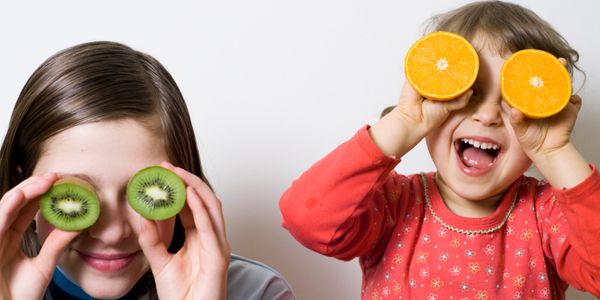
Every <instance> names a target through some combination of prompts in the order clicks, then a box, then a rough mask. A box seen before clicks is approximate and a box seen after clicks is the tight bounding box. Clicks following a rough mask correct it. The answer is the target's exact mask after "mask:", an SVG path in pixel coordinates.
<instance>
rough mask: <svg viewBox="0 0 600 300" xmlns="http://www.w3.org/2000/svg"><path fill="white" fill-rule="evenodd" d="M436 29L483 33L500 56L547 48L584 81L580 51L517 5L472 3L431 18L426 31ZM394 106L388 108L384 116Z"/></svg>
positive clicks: (470, 35)
mask: <svg viewBox="0 0 600 300" xmlns="http://www.w3.org/2000/svg"><path fill="white" fill-rule="evenodd" d="M433 31H449V32H453V33H456V34H459V35H461V36H463V37H464V38H466V39H467V40H469V41H470V42H472V41H473V39H474V38H475V37H477V36H479V35H482V36H483V37H485V41H486V42H488V43H491V45H489V46H490V47H491V48H492V49H493V50H496V51H498V54H501V55H505V54H507V53H513V52H516V51H519V50H523V49H530V48H533V49H539V50H544V51H546V52H549V53H552V54H553V55H554V56H556V57H562V58H564V59H565V60H566V61H567V70H568V71H569V73H570V74H571V75H573V72H574V71H575V70H578V71H580V72H581V74H583V75H584V81H585V73H584V72H583V71H582V70H581V69H580V68H579V67H578V66H577V61H579V53H578V52H577V51H576V50H575V49H573V48H572V47H571V46H570V45H569V43H568V42H567V40H566V39H565V38H564V37H563V36H562V35H560V34H559V33H558V32H557V31H556V30H555V29H554V28H552V26H551V25H550V24H549V23H548V22H546V21H544V20H543V19H542V18H540V17H539V16H538V15H537V14H535V13H534V12H533V11H531V10H530V9H528V8H525V7H523V6H521V5H518V4H514V3H508V2H502V1H478V2H473V3H469V4H466V5H463V6H461V7H459V8H457V9H454V10H451V11H449V12H446V13H443V14H439V15H436V16H433V17H432V18H431V19H429V20H428V22H427V26H426V27H425V32H424V33H425V34H427V33H429V32H433ZM393 108H394V106H391V107H387V108H385V109H384V110H383V112H382V113H381V117H383V116H384V115H385V114H387V113H389V112H390V111H391V110H392V109H393Z"/></svg>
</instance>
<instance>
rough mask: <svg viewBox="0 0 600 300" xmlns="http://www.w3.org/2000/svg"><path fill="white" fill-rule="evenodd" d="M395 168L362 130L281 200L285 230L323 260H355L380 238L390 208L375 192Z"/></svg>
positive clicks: (321, 162) (311, 171)
mask: <svg viewBox="0 0 600 300" xmlns="http://www.w3.org/2000/svg"><path fill="white" fill-rule="evenodd" d="M397 163H398V161H397V160H394V159H392V158H390V157H387V156H384V155H383V154H381V152H380V151H379V150H378V149H377V146H375V145H374V144H373V142H372V141H371V140H370V138H369V135H368V133H367V132H366V129H361V131H359V132H358V133H357V135H356V136H355V137H354V138H353V139H351V140H349V141H347V142H346V143H344V144H342V145H340V146H339V147H338V148H337V149H335V150H334V151H332V152H331V153H329V154H328V155H327V156H325V157H324V158H323V159H321V160H320V161H318V162H317V163H316V164H314V165H313V166H312V167H311V168H310V169H308V170H307V171H306V172H305V173H304V174H302V176H300V178H298V179H297V180H295V181H294V182H293V184H292V186H291V187H290V188H289V189H288V190H287V191H286V192H285V193H284V194H283V196H282V198H281V200H280V202H279V206H280V209H281V213H282V215H283V226H284V227H285V228H286V229H288V231H290V233H291V234H292V235H293V236H294V237H295V238H296V239H297V240H298V241H299V242H301V243H302V244H303V245H305V246H306V247H308V248H310V249H312V250H314V251H317V252H319V253H321V254H325V255H330V256H335V257H338V258H340V259H350V258H352V257H353V256H357V255H358V254H359V253H361V252H362V251H363V250H364V249H363V248H365V249H366V248H368V247H369V244H372V242H373V241H375V240H376V239H377V237H378V235H379V232H380V230H381V224H382V222H381V220H382V219H383V217H384V215H383V214H382V213H381V212H384V211H385V209H386V206H385V199H384V198H383V197H382V196H381V195H380V194H381V193H375V192H373V190H374V189H375V188H377V186H379V185H381V184H383V182H384V181H385V180H386V179H387V178H388V174H389V173H390V172H391V171H392V170H393V168H394V166H395V165H396V164H397ZM389 209H391V208H389ZM377 224H379V225H377ZM359 248H360V249H359Z"/></svg>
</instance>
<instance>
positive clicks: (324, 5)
mask: <svg viewBox="0 0 600 300" xmlns="http://www.w3.org/2000/svg"><path fill="white" fill-rule="evenodd" d="M466 2H468V1H459V0H451V1H439V0H437V1H434V0H419V1H410V2H409V1H392V0H382V1H348V0H304V1H283V0H253V1H244V0H224V1H223V0H222V1H182V2H175V1H172V2H170V3H169V4H166V1H164V2H158V1H115V0H110V1H96V2H93V3H92V2H88V1H38V3H35V2H31V1H9V2H8V1H7V2H3V3H2V4H0V38H1V44H2V46H1V48H0V49H1V50H0V53H1V55H0V93H1V94H0V95H1V98H2V99H1V101H0V120H1V122H0V132H1V133H2V135H3V134H4V133H5V132H6V127H7V125H8V121H9V117H10V112H11V110H12V107H13V105H14V101H15V100H16V98H17V96H18V94H19V92H20V90H21V88H22V87H23V85H24V84H25V81H26V80H27V78H28V77H29V75H30V74H31V73H32V72H33V70H34V69H35V68H36V67H37V66H38V65H39V64H40V63H41V62H42V61H43V60H44V59H46V58H47V57H48V56H50V55H51V54H53V53H55V52H56V51H58V50H60V49H63V48H65V47H68V46H72V45H74V44H77V43H81V42H87V41H93V40H113V41H118V42H122V43H125V44H128V45H130V46H132V47H134V48H136V49H138V50H141V51H144V52H147V53H149V54H151V55H153V56H154V57H156V58H157V59H159V60H160V61H161V62H162V63H163V64H164V65H165V66H166V67H167V69H168V70H169V71H170V72H171V73H172V75H173V76H174V78H175V80H176V81H177V82H178V84H179V86H180V88H181V90H182V92H183V94H184V96H185V97H186V99H187V101H188V104H189V109H190V112H191V114H192V117H193V121H194V126H195V129H196V133H197V137H198V140H199V144H200V147H201V149H200V151H201V155H202V161H203V163H204V167H205V169H206V171H207V174H208V177H209V179H210V181H211V182H212V184H213V185H214V188H215V190H216V192H217V194H218V195H219V196H220V198H221V200H222V201H223V203H224V209H225V214H226V222H227V226H228V232H229V238H230V240H231V242H232V246H233V249H234V251H235V252H237V253H239V254H242V255H246V256H248V257H251V258H255V259H259V260H261V261H264V262H266V263H268V264H270V265H272V266H274V267H275V268H277V269H278V270H279V271H280V272H282V273H283V274H284V275H285V276H286V277H287V279H288V280H289V282H290V283H291V284H292V286H293V288H294V290H295V292H296V294H297V296H298V298H299V299H358V298H359V295H360V284H361V282H360V271H359V267H358V263H357V262H356V261H353V262H349V263H344V262H341V261H336V260H334V259H330V258H326V257H322V256H320V255H318V254H315V253H313V252H311V251H309V250H307V249H305V248H303V247H302V246H301V245H300V244H298V243H297V242H296V241H295V240H294V239H293V238H291V236H290V235H289V234H288V233H287V232H286V231H285V230H283V229H282V228H281V227H280V214H279V209H278V205H277V203H278V200H279V197H280V195H281V193H282V192H283V191H284V190H285V189H286V188H287V187H288V186H289V184H290V183H291V181H292V180H293V179H294V178H296V177H297V176H298V175H300V173H301V172H302V171H303V170H305V169H306V168H308V167H309V166H310V164H311V163H313V162H315V161H316V160H317V159H319V158H320V157H321V156H323V155H325V154H326V153H327V152H328V151H330V150H331V149H332V148H333V147H335V146H336V145H338V144H339V143H341V142H343V141H344V140H345V139H347V138H348V137H350V136H351V135H352V134H353V133H354V132H355V131H356V130H357V129H358V128H359V127H360V126H362V125H363V124H365V123H373V122H375V121H376V120H377V117H378V114H379V112H380V111H381V109H382V108H383V107H385V106H388V105H392V104H394V103H395V102H396V99H397V96H398V93H399V90H400V87H401V83H402V80H403V71H402V70H403V58H404V54H405V53H406V50H407V49H408V47H409V46H410V44H411V43H412V42H414V40H416V39H417V38H418V37H419V36H420V34H421V32H422V24H423V21H424V20H425V19H427V18H429V17H431V16H432V15H434V14H436V13H439V12H443V11H446V10H448V9H451V8H455V7H457V6H459V5H461V4H464V3H466ZM519 3H521V4H523V5H524V6H527V7H529V8H531V9H533V10H534V11H535V12H537V13H538V14H539V15H540V16H541V17H543V18H545V19H546V20H548V21H549V22H550V23H551V24H553V25H554V26H555V28H556V29H557V30H558V31H559V32H561V33H562V34H563V35H564V36H565V37H566V38H567V39H568V40H569V41H570V43H571V44H572V45H573V46H574V47H575V48H576V49H578V50H579V51H580V54H581V61H580V62H581V67H582V68H583V69H584V70H585V71H586V73H587V83H586V85H585V87H584V88H583V90H581V91H580V94H581V95H582V96H583V99H584V109H583V110H582V111H581V113H580V116H579V123H578V126H577V129H576V133H575V137H574V141H575V143H576V145H577V146H578V147H579V149H580V150H581V152H582V153H583V154H584V155H585V156H586V157H587V158H588V160H589V161H590V162H592V163H595V164H599V163H600V145H599V144H598V139H597V133H596V134H594V130H595V129H596V127H597V124H598V121H597V118H596V116H597V115H598V114H599V113H600V104H599V103H598V101H599V100H600V99H598V98H599V96H600V90H599V89H600V87H599V83H600V79H599V76H600V70H599V67H600V62H599V55H598V53H600V41H599V39H598V37H597V35H596V34H597V28H600V18H598V16H597V12H598V11H599V8H600V4H599V3H598V2H596V1H589V0H571V1H568V2H567V1H558V0H551V1H535V0H528V1H520V2H519ZM576 82H578V83H580V82H581V78H576ZM576 86H578V84H576ZM431 169H433V164H432V163H431V162H430V160H429V158H428V156H427V153H426V150H425V147H424V146H423V145H422V144H420V145H419V146H417V148H415V149H414V150H413V151H412V152H411V153H409V154H408V155H407V156H406V157H405V158H404V162H403V163H402V165H401V166H399V167H398V170H399V171H401V172H406V173H408V172H416V171H420V170H431ZM570 298H571V299H592V297H590V296H581V295H580V296H576V294H575V293H573V294H570Z"/></svg>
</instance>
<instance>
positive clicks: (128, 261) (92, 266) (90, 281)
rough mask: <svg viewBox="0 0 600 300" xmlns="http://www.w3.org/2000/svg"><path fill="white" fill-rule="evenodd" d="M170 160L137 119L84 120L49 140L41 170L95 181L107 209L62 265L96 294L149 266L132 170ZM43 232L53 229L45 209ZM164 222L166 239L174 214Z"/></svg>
mask: <svg viewBox="0 0 600 300" xmlns="http://www.w3.org/2000/svg"><path fill="white" fill-rule="evenodd" d="M161 161H168V157H167V154H166V151H165V147H161V146H160V140H159V139H157V137H156V135H155V134H154V133H152V132H151V131H149V130H148V129H146V128H145V127H143V126H142V125H141V124H140V123H139V122H136V121H134V120H131V119H125V120H119V121H102V122H98V123H90V124H83V125H79V126H76V127H73V128H70V129H68V130H65V131H63V132H61V133H59V134H57V135H56V136H54V137H52V138H51V139H49V140H47V141H46V142H45V143H44V147H43V151H42V153H41V156H40V158H39V161H38V162H37V165H36V167H35V169H34V172H33V173H34V175H35V174H42V173H45V172H57V173H59V174H62V175H63V176H78V177H81V178H83V179H85V180H87V181H89V182H90V183H91V184H92V185H93V186H94V187H95V189H96V192H97V193H98V196H99V198H100V202H101V214H100V217H99V219H98V221H97V222H96V224H94V225H93V226H92V227H90V228H88V229H87V230H84V231H82V232H81V234H80V235H79V236H78V237H77V238H76V239H75V241H73V242H72V243H71V244H70V245H69V247H68V248H67V249H66V250H65V253H64V254H63V255H62V257H61V258H60V260H59V263H58V265H59V266H60V267H61V269H63V270H64V271H65V272H66V273H67V275H68V276H69V277H71V278H72V279H74V280H75V281H76V282H77V283H78V284H79V285H80V286H81V288H83V289H84V290H85V291H86V292H87V293H89V294H90V295H92V296H93V297H95V298H115V297H118V296H122V295H123V294H125V293H127V292H128V291H129V290H130V289H131V288H132V287H133V285H134V284H135V283H136V282H137V281H138V280H139V279H140V278H141V276H142V275H143V274H144V273H145V272H146V271H147V270H148V269H149V265H148V262H147V260H146V258H145V256H144V254H143V253H142V251H141V250H140V246H139V244H138V239H137V232H138V228H139V224H140V222H139V220H140V216H139V215H137V214H136V213H135V211H133V209H131V208H130V207H129V205H128V203H127V199H126V196H125V191H126V187H127V182H128V180H129V179H130V178H131V176H132V175H133V174H134V173H135V172H136V171H138V170H139V169H142V168H143V167H147V166H150V165H157V164H159V163H160V162H161ZM36 221H37V233H38V236H39V239H40V242H42V243H43V242H44V241H45V239H46V238H47V237H48V234H49V233H50V231H51V230H52V229H53V228H52V226H51V225H50V224H48V223H47V222H46V221H45V220H44V219H43V218H42V217H41V215H40V214H38V215H37V216H36ZM158 223H159V231H160V234H161V238H162V241H163V242H164V243H165V244H166V245H168V244H169V243H170V242H171V239H172V236H173V230H174V226H175V221H174V218H172V219H170V220H166V221H161V222H158Z"/></svg>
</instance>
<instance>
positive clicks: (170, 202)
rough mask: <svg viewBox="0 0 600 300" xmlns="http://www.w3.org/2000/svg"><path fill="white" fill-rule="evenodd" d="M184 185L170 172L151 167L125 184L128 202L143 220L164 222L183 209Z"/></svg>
mask: <svg viewBox="0 0 600 300" xmlns="http://www.w3.org/2000/svg"><path fill="white" fill-rule="evenodd" d="M185 198H186V197H185V184H184V183H183V180H181V178H179V176H177V174H175V173H173V172H172V171H171V170H169V169H165V168H163V167H159V166H152V167H147V168H144V169H142V170H140V171H138V172H137V173H136V174H135V175H133V177H131V179H130V180H129V183H128V184H127V200H128V201H129V205H131V207H133V209H134V210H135V211H136V212H137V213H139V214H140V215H142V216H143V217H144V218H146V219H150V220H165V219H168V218H171V217H173V216H174V215H176V214H177V213H179V211H180V210H181V209H182V208H183V206H184V205H185Z"/></svg>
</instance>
